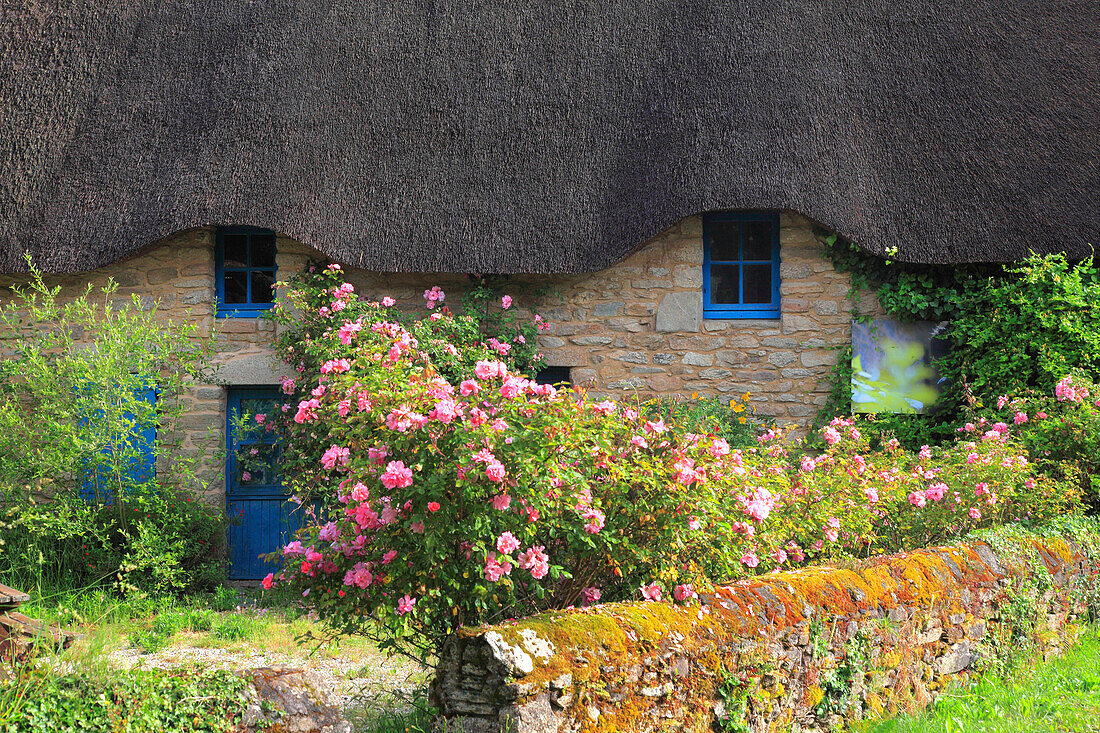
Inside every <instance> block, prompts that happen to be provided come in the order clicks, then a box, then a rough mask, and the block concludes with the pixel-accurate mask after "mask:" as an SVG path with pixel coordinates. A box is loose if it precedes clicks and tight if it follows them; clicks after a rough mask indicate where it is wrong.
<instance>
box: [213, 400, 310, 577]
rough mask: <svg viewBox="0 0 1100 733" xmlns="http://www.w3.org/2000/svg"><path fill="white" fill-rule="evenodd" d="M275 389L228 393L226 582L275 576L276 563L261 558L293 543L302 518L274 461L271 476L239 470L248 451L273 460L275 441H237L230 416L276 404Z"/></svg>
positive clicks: (263, 437)
mask: <svg viewBox="0 0 1100 733" xmlns="http://www.w3.org/2000/svg"><path fill="white" fill-rule="evenodd" d="M279 401H280V395H279V391H278V389H277V388H275V387H270V388H268V387H249V388H231V389H230V390H229V396H228V403H227V410H226V414H227V418H226V448H227V449H228V454H227V455H228V458H227V460H226V472H225V481H226V511H227V512H228V514H229V518H230V520H233V522H234V523H233V524H231V525H230V527H229V538H228V539H229V578H230V579H231V580H259V579H261V578H263V577H264V576H265V575H267V574H268V573H271V572H278V570H279V568H280V563H277V562H275V563H269V562H265V561H264V560H263V559H262V558H261V556H262V555H267V554H268V553H271V552H274V551H276V550H278V549H279V548H280V547H282V546H283V545H285V544H286V543H287V542H289V541H290V540H292V539H293V537H294V533H295V532H296V531H297V530H298V529H299V527H300V526H301V519H300V518H301V517H302V515H303V514H304V512H303V511H302V509H301V507H299V506H298V504H297V503H296V502H291V501H288V499H287V495H286V490H285V489H284V488H283V486H282V482H281V480H280V477H279V475H278V471H277V468H278V467H277V465H276V463H275V462H274V461H273V462H272V465H271V470H270V471H264V472H262V473H261V474H260V475H251V473H250V474H248V475H247V477H246V474H245V473H244V471H242V470H241V468H240V467H239V466H238V461H237V456H238V452H245V451H251V450H253V449H258V450H268V451H272V455H273V456H275V458H276V459H277V447H276V446H275V440H274V437H272V436H271V435H270V434H269V433H263V434H261V435H259V436H251V437H249V438H247V439H243V440H238V437H237V436H236V435H235V434H234V433H233V416H234V415H235V414H239V413H242V412H243V413H249V414H252V413H254V412H255V411H257V410H259V409H263V408H264V405H271V404H278V403H279Z"/></svg>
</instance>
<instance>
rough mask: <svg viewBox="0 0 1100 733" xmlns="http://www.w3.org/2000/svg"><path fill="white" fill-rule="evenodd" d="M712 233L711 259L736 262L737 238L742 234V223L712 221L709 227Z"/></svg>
mask: <svg viewBox="0 0 1100 733" xmlns="http://www.w3.org/2000/svg"><path fill="white" fill-rule="evenodd" d="M708 230H709V233H710V258H711V260H714V261H721V260H736V259H738V257H737V244H738V243H737V238H738V237H739V236H740V232H741V222H737V221H712V222H710V224H709V226H708Z"/></svg>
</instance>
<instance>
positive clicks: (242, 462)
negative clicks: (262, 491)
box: [237, 443, 279, 486]
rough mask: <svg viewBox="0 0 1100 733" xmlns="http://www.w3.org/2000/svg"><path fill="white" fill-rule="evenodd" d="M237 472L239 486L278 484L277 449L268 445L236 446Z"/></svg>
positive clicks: (248, 444) (249, 444) (250, 444)
mask: <svg viewBox="0 0 1100 733" xmlns="http://www.w3.org/2000/svg"><path fill="white" fill-rule="evenodd" d="M237 470H238V472H239V475H238V476H237V480H238V481H239V482H240V485H241V486H270V485H271V484H275V483H278V478H277V477H278V475H279V451H278V447H277V446H275V445H272V444H270V443H247V444H245V445H240V446H237Z"/></svg>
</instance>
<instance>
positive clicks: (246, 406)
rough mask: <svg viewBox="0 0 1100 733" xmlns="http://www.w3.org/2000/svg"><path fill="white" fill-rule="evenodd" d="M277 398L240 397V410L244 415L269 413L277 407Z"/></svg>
mask: <svg viewBox="0 0 1100 733" xmlns="http://www.w3.org/2000/svg"><path fill="white" fill-rule="evenodd" d="M278 406H279V402H278V400H273V399H267V398H263V397H242V398H241V412H242V413H243V414H245V415H259V414H261V413H262V414H265V415H270V414H272V413H274V412H275V410H276V409H277V408H278Z"/></svg>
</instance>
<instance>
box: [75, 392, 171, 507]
mask: <svg viewBox="0 0 1100 733" xmlns="http://www.w3.org/2000/svg"><path fill="white" fill-rule="evenodd" d="M134 398H135V399H136V400H138V401H140V402H144V403H145V404H147V405H149V406H150V407H155V406H156V404H157V390H156V388H155V387H143V388H141V389H138V390H135V391H134ZM125 416H126V418H127V419H129V420H131V421H134V425H133V428H132V433H131V436H132V437H131V439H130V447H131V449H132V453H133V454H132V455H131V456H130V457H129V459H128V461H127V465H126V466H125V467H124V470H125V472H126V478H127V480H128V481H129V483H130V484H131V485H132V484H143V483H147V482H149V481H152V480H153V478H154V477H155V476H156V446H157V423H156V420H155V419H153V420H147V421H145V422H143V423H139V422H138V421H137V417H136V416H135V415H133V414H132V413H129V412H127V413H125ZM85 421H86V419H85ZM82 422H83V421H82ZM113 452H114V449H113V448H112V447H111V446H107V447H106V448H104V449H103V451H102V455H103V456H104V458H106V459H110V457H111V455H112V454H113ZM112 479H113V477H112V476H111V475H110V474H109V472H108V471H107V470H106V467H105V466H104V465H103V464H102V463H99V462H96V465H95V467H94V469H90V470H88V471H87V472H86V473H85V476H84V480H83V481H82V482H81V486H80V495H81V496H82V497H83V498H84V500H85V501H88V502H92V501H96V500H97V496H98V498H99V500H101V501H103V502H111V501H113V500H114V491H113V488H114V486H115V481H113V480H112Z"/></svg>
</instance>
